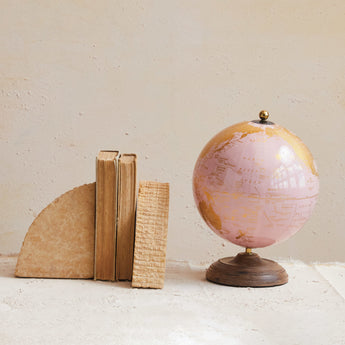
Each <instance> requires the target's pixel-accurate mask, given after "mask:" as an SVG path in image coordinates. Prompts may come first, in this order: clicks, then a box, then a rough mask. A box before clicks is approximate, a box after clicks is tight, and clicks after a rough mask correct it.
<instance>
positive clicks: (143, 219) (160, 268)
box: [132, 181, 169, 289]
mask: <svg viewBox="0 0 345 345" xmlns="http://www.w3.org/2000/svg"><path fill="white" fill-rule="evenodd" d="M168 214H169V184H168V183H159V182H150V181H141V182H140V184H139V194H138V202H137V219H136V232H135V248H134V263H133V276H132V287H141V288H156V289H161V288H163V285H164V276H165V260H166V259H165V258H166V245H167V235H168Z"/></svg>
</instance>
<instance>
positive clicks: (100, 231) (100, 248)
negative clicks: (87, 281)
mask: <svg viewBox="0 0 345 345" xmlns="http://www.w3.org/2000/svg"><path fill="white" fill-rule="evenodd" d="M117 157H118V152H117V151H100V152H99V154H98V157H97V160H96V229H95V263H94V268H95V271H94V279H95V280H96V279H99V280H111V281H114V280H115V255H116V217H117V165H118V162H117Z"/></svg>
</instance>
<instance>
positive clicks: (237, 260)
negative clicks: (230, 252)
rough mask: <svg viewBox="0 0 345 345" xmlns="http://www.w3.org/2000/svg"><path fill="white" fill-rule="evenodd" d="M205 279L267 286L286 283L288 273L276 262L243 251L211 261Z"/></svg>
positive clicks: (219, 282)
mask: <svg viewBox="0 0 345 345" xmlns="http://www.w3.org/2000/svg"><path fill="white" fill-rule="evenodd" d="M206 279H207V280H209V281H210V282H213V283H217V284H222V285H230V286H241V287H269V286H277V285H283V284H286V283H287V282H288V275H287V273H286V271H285V269H284V268H283V267H282V266H280V265H279V264H278V263H276V262H274V261H272V260H268V259H262V258H260V256H259V255H258V254H255V253H247V252H245V253H239V254H237V255H236V256H235V257H228V258H223V259H219V260H218V261H216V262H215V263H213V264H212V265H211V266H210V267H209V268H208V270H207V272H206Z"/></svg>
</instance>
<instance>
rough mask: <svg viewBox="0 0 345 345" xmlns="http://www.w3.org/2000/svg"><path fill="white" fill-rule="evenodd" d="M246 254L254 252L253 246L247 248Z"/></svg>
mask: <svg viewBox="0 0 345 345" xmlns="http://www.w3.org/2000/svg"><path fill="white" fill-rule="evenodd" d="M246 254H249V255H251V254H252V248H248V247H247V248H246Z"/></svg>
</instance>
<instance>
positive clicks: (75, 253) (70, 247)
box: [16, 183, 95, 278]
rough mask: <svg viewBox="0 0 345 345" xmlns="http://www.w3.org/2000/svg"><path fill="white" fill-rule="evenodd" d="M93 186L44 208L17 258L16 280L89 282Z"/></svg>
mask: <svg viewBox="0 0 345 345" xmlns="http://www.w3.org/2000/svg"><path fill="white" fill-rule="evenodd" d="M94 229H95V183H90V184H86V185H83V186H80V187H76V188H74V189H72V190H70V191H68V192H66V193H65V194H62V195H61V196H59V197H58V198H56V199H55V200H54V201H53V202H52V203H50V204H49V205H48V206H47V207H46V208H44V209H43V210H42V211H41V213H40V214H39V215H38V216H37V217H36V218H35V220H34V221H33V223H32V224H31V226H30V228H29V230H28V232H27V234H26V236H25V239H24V243H23V246H22V249H21V251H20V254H19V258H18V263H17V267H16V275H17V276H18V277H36V278H38V277H45V278H92V277H93V262H94V252H95V249H94V243H95V240H94V238H95V230H94Z"/></svg>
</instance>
